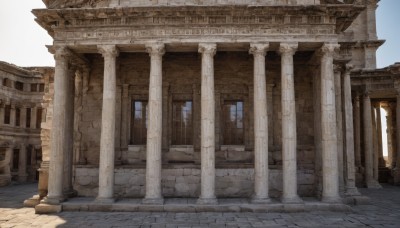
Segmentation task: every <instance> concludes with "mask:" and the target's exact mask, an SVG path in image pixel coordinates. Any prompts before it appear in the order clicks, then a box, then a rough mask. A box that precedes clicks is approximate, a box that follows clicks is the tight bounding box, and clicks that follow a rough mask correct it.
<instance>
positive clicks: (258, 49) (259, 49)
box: [249, 43, 269, 56]
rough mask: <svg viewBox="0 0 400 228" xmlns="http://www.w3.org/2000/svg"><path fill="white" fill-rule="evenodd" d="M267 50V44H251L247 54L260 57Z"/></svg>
mask: <svg viewBox="0 0 400 228" xmlns="http://www.w3.org/2000/svg"><path fill="white" fill-rule="evenodd" d="M268 48H269V43H251V44H250V50H249V53H250V54H252V55H262V56H265V55H266V54H267V51H268Z"/></svg>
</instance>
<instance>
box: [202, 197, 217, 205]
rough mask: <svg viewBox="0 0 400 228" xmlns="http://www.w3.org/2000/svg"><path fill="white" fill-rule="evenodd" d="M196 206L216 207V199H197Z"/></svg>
mask: <svg viewBox="0 0 400 228" xmlns="http://www.w3.org/2000/svg"><path fill="white" fill-rule="evenodd" d="M197 204H200V205H216V204H218V200H217V198H199V199H198V200H197Z"/></svg>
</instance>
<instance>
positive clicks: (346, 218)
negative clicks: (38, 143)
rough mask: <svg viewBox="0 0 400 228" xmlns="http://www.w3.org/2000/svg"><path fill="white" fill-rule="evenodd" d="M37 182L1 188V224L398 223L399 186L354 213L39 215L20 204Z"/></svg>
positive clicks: (375, 196)
mask: <svg viewBox="0 0 400 228" xmlns="http://www.w3.org/2000/svg"><path fill="white" fill-rule="evenodd" d="M35 189H36V186H35V185H34V184H27V185H13V186H10V187H4V188H0V227H1V228H5V227H24V228H25V227H63V228H64V227H80V228H81V227H323V228H329V227H377V228H378V227H393V228H394V227H396V228H399V227H400V187H394V186H389V185H385V186H384V189H380V190H367V189H360V191H361V192H362V193H363V194H365V195H366V196H369V197H371V199H372V204H371V205H362V206H354V207H353V210H354V211H353V212H351V213H349V212H347V213H339V212H318V211H316V212H311V213H285V214H280V213H138V212H136V213H127V212H124V213H117V212H114V213H104V212H62V213H60V214H54V215H36V214H35V212H34V210H33V208H23V207H22V202H23V200H24V199H26V198H29V197H30V196H32V195H33V194H34V193H35Z"/></svg>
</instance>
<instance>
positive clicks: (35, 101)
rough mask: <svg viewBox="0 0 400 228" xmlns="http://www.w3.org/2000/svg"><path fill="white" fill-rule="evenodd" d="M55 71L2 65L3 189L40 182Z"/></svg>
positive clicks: (0, 173) (0, 136)
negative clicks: (47, 88) (50, 83)
mask: <svg viewBox="0 0 400 228" xmlns="http://www.w3.org/2000/svg"><path fill="white" fill-rule="evenodd" d="M53 74H54V72H53V68H50V67H48V68H46V67H31V68H20V67H17V66H15V65H11V64H8V63H5V62H0V81H1V85H0V86H1V89H0V157H1V159H0V160H2V161H1V162H0V186H4V185H7V184H9V183H10V182H11V180H15V181H19V182H26V181H36V180H38V179H39V174H38V168H39V167H40V164H41V161H42V140H41V137H40V136H41V129H42V128H41V124H42V120H43V119H44V118H45V116H46V111H47V103H46V102H45V101H44V94H45V84H48V81H49V80H50V79H51V80H52V76H53Z"/></svg>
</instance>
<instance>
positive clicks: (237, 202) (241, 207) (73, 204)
mask: <svg viewBox="0 0 400 228" xmlns="http://www.w3.org/2000/svg"><path fill="white" fill-rule="evenodd" d="M141 200H142V199H121V200H118V201H116V202H114V203H108V204H101V203H97V202H96V201H95V200H94V199H93V198H74V199H71V200H70V201H67V202H64V203H62V211H101V212H114V211H115V212H139V211H140V212H277V213H282V212H307V211H346V212H350V211H352V208H351V207H350V206H348V205H345V204H342V203H323V202H320V201H317V200H316V199H312V200H307V201H303V203H296V204H284V203H281V202H279V201H272V202H271V203H266V204H251V203H249V201H248V199H219V203H218V204H216V205H199V204H196V200H197V199H181V198H179V199H166V200H165V203H164V204H162V205H146V204H142V203H141Z"/></svg>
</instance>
